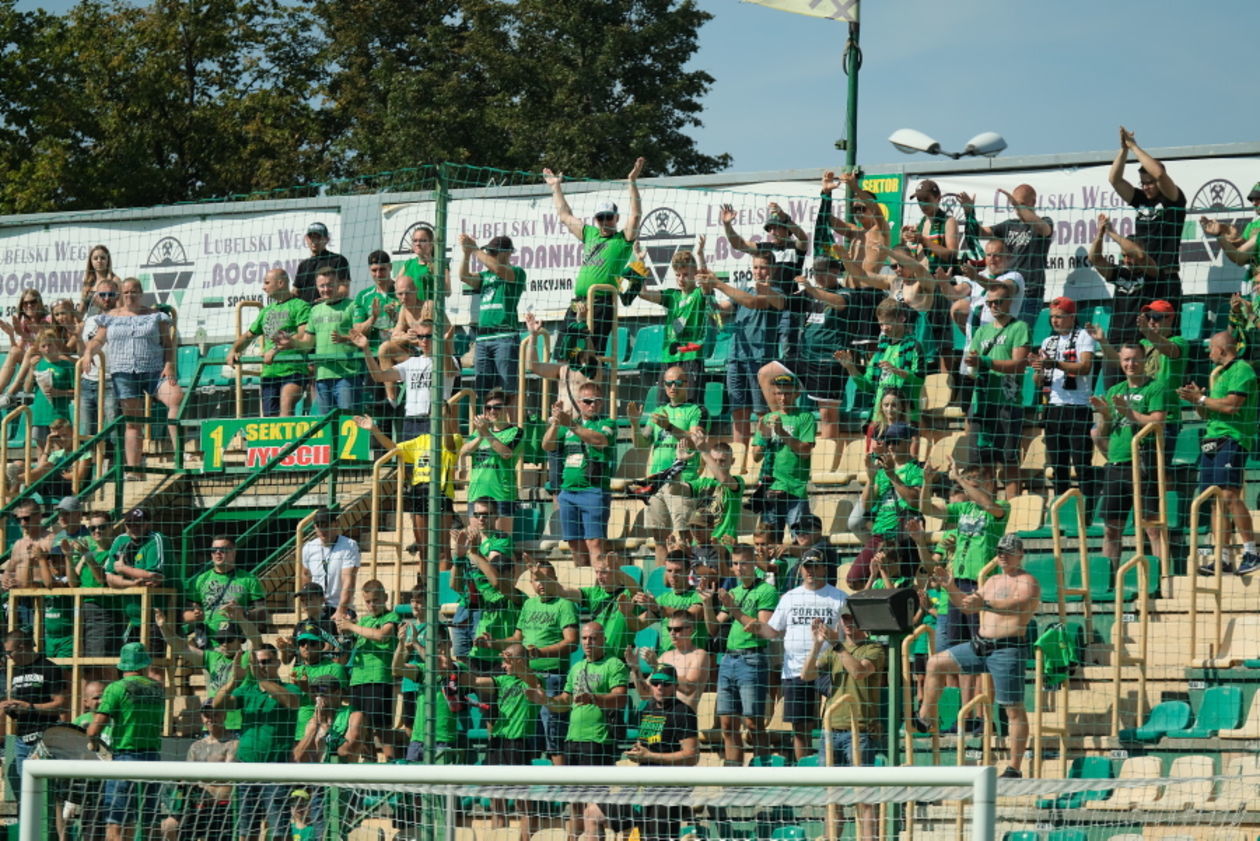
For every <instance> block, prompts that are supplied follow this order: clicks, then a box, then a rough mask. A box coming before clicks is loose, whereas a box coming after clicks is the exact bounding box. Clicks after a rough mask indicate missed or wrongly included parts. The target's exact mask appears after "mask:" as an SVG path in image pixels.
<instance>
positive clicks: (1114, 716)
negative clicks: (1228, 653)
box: [1111, 514, 1150, 739]
mask: <svg viewBox="0 0 1260 841" xmlns="http://www.w3.org/2000/svg"><path fill="white" fill-rule="evenodd" d="M1135 516H1136V514H1135ZM1131 569H1136V570H1137V579H1138V592H1137V605H1136V606H1137V614H1136V615H1135V617H1134V619H1135V622H1136V624H1137V626H1138V627H1137V634H1138V651H1137V654H1129V653H1128V651H1127V646H1125V645H1124V626H1125V612H1124V576H1125V573H1127V572H1128V571H1129V570H1131ZM1115 579H1116V593H1115V606H1114V613H1113V620H1114V621H1113V624H1112V626H1111V648H1112V656H1111V688H1112V693H1111V738H1113V739H1116V738H1119V736H1120V694H1121V684H1122V682H1123V681H1122V678H1123V676H1124V667H1125V666H1135V667H1136V668H1137V715H1136V721H1137V723H1138V724H1140V723H1141V722H1142V718H1143V716H1145V715H1146V710H1147V705H1146V666H1147V662H1148V659H1147V658H1148V655H1149V652H1150V649H1149V639H1148V634H1149V631H1150V616H1149V611H1150V596H1149V595H1148V590H1149V585H1150V571H1149V570H1148V569H1147V564H1146V556H1145V555H1136V554H1135V555H1134V556H1133V557H1132V558H1129V560H1127V561H1125V562H1124V563H1123V564H1121V565H1120V567H1119V569H1117V570H1116V573H1115Z"/></svg>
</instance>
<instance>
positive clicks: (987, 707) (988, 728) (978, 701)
mask: <svg viewBox="0 0 1260 841" xmlns="http://www.w3.org/2000/svg"><path fill="white" fill-rule="evenodd" d="M984 677H985V678H986V680H985V691H984V692H977V693H976V696H975V697H974V698H972V699H971V700H970V701H968V702H967V703H965V704H963V705H962V706H961V707H959V708H958V724H957V727H958V729H957V730H956V731H955V732H956V733H957V734H958V744H957V746H956V747H955V748H954V764H955V765H958V766H960V767H961V766H963V765H966V764H967V739H966V738H965V735H964V734H966V732H967V719H968V718H969V717H970V715H971V711H972V709H974V708H976V707H978V708H979V709H980V718H981V720H982V721H983V722H984V735H982V736H981V737H980V741H981V746H980V764H981V765H992V764H993V694H992V693H993V687H992V682H993V679H992V677H991V676H990V675H989V674H988V673H987V672H986V673H985V674H984ZM1008 731H1009V725H1008ZM1010 736H1011V734H1010V733H1009V732H1007V734H1006V738H1007V739H1008V740H1009V739H1010ZM970 807H971V804H970V803H968V802H966V801H963V800H960V801H958V813H957V815H956V817H955V818H954V830H955V832H957V834H958V837H959V838H964V837H965V835H964V833H963V828H964V827H965V826H966V824H967V821H966V818H967V812H968V810H969V809H970Z"/></svg>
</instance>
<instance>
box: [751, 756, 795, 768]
mask: <svg viewBox="0 0 1260 841" xmlns="http://www.w3.org/2000/svg"><path fill="white" fill-rule="evenodd" d="M748 767H749V768H786V767H787V760H786V759H784V758H783V756H782V754H778V753H772V754H770V755H769V756H754V757H753V758H752V761H751V762H749V763H748Z"/></svg>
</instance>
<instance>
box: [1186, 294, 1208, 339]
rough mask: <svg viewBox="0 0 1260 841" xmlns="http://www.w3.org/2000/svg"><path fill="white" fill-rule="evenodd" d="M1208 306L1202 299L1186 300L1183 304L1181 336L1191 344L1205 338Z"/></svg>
mask: <svg viewBox="0 0 1260 841" xmlns="http://www.w3.org/2000/svg"><path fill="white" fill-rule="evenodd" d="M1206 322H1207V307H1206V306H1204V304H1203V302H1202V301H1186V302H1185V303H1183V304H1182V305H1181V337H1182V338H1183V339H1185V340H1186V341H1187V342H1189V343H1190V344H1194V343H1195V342H1197V341H1199V340H1201V339H1202V338H1203V330H1204V327H1205V326H1206Z"/></svg>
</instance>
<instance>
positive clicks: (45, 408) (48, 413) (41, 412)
mask: <svg viewBox="0 0 1260 841" xmlns="http://www.w3.org/2000/svg"><path fill="white" fill-rule="evenodd" d="M44 371H48V372H49V373H50V374H51V376H52V382H51V386H52V388H55V389H57V390H58V391H69V390H72V389H73V388H74V361H73V360H70V359H60V360H57V361H56V362H54V361H52V360H49V359H40V360H39V362H37V363H36V364H35V373H36V374H42V373H43V372H44ZM72 399H73V398H71V397H51V398H50V397H48V395H46V394H44V390H43V389H42V388H39V387H36V389H35V400H34V401H33V402H32V403H31V426H51V425H52V422H53V421H54V420H57V419H58V418H61V419H62V420H65V421H68V420H70V402H71V400H72Z"/></svg>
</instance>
